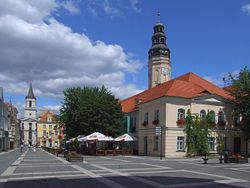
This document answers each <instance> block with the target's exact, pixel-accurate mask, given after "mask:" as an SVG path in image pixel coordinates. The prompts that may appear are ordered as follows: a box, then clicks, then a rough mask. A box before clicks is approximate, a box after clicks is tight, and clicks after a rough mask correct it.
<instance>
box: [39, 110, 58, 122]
mask: <svg viewBox="0 0 250 188" xmlns="http://www.w3.org/2000/svg"><path fill="white" fill-rule="evenodd" d="M48 117H51V118H52V122H53V121H55V115H54V113H53V112H50V111H47V112H45V113H42V114H41V115H40V117H39V122H47V121H48Z"/></svg>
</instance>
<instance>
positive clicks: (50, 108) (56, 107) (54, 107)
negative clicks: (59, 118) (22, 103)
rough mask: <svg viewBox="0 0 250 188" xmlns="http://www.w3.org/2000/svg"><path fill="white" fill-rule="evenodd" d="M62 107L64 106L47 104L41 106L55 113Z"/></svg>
mask: <svg viewBox="0 0 250 188" xmlns="http://www.w3.org/2000/svg"><path fill="white" fill-rule="evenodd" d="M60 108H62V106H59V105H46V106H42V107H41V109H43V110H49V111H52V112H54V113H57V112H59V110H60Z"/></svg>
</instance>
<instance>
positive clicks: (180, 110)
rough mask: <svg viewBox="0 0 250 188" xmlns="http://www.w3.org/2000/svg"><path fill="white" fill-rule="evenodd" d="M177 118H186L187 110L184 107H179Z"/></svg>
mask: <svg viewBox="0 0 250 188" xmlns="http://www.w3.org/2000/svg"><path fill="white" fill-rule="evenodd" d="M177 119H178V120H180V119H185V110H184V109H182V108H179V109H178V114H177Z"/></svg>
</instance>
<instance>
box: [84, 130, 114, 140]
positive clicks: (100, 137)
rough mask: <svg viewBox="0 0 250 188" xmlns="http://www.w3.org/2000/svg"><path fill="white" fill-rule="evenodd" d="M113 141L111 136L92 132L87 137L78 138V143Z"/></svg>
mask: <svg viewBox="0 0 250 188" xmlns="http://www.w3.org/2000/svg"><path fill="white" fill-rule="evenodd" d="M94 140H97V141H114V138H112V137H111V136H106V135H104V134H102V133H99V132H94V133H92V134H90V135H88V136H85V137H83V138H80V140H79V141H80V142H84V141H94Z"/></svg>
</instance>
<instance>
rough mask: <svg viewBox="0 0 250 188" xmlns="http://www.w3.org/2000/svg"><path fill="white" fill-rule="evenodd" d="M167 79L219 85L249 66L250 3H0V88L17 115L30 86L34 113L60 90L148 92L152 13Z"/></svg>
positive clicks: (58, 97)
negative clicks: (165, 51)
mask: <svg viewBox="0 0 250 188" xmlns="http://www.w3.org/2000/svg"><path fill="white" fill-rule="evenodd" d="M158 9H159V10H160V12H161V16H160V19H161V22H162V23H163V24H164V25H165V33H166V35H167V44H168V47H169V48H170V50H171V62H172V78H175V77H177V76H179V75H181V74H185V73H187V72H190V71H191V72H194V73H196V74H198V75H199V76H201V77H204V78H206V79H208V80H209V81H212V82H213V83H215V84H218V85H220V86H223V83H222V81H221V80H222V77H223V76H224V75H226V74H227V73H228V72H237V71H239V70H240V69H242V68H243V67H244V66H248V67H249V64H250V63H249V62H250V53H249V52H250V34H249V33H250V0H230V1H229V0H220V1H218V0H203V1H201V0H189V1H181V0H175V1H174V0H147V1H146V0H144V1H143V0H66V1H64V0H60V1H56V0H20V1H15V0H9V1H7V2H3V1H2V2H0V48H1V50H0V62H1V63H0V70H1V71H0V86H2V87H3V88H4V96H5V101H9V99H10V96H11V100H12V102H13V104H14V105H16V106H17V107H18V109H19V111H20V114H22V110H23V105H24V98H25V96H26V94H27V92H28V83H29V82H32V83H33V88H34V93H35V95H36V96H37V106H38V108H39V109H42V108H43V109H44V108H49V109H58V108H59V107H60V104H61V101H62V100H63V95H62V91H63V90H64V89H65V88H68V87H74V86H85V85H88V86H100V85H103V84H104V85H106V86H107V87H108V88H109V89H110V90H111V92H112V93H114V95H116V96H117V97H119V98H125V97H128V96H130V95H132V94H135V93H137V92H140V91H142V90H145V89H147V58H148V57H147V52H148V49H149V48H150V47H151V36H152V32H153V26H154V24H155V23H156V21H157V15H156V13H157V10H158Z"/></svg>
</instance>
